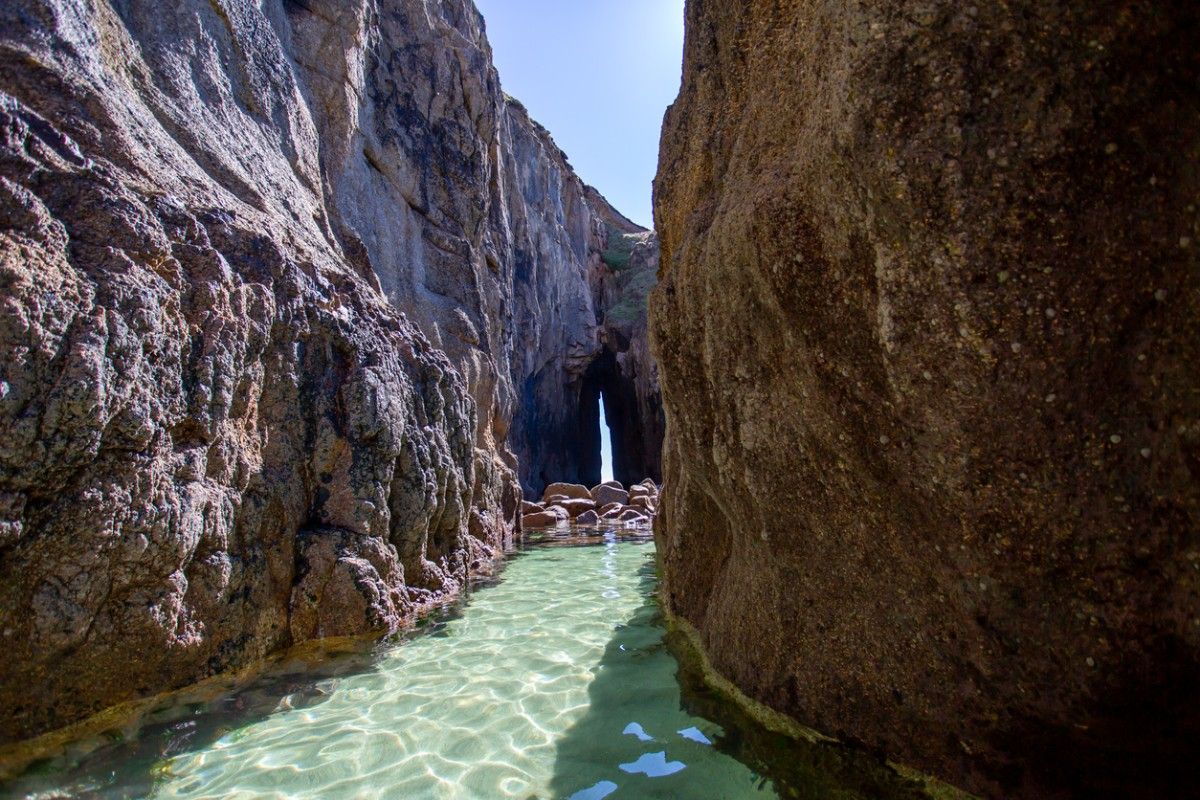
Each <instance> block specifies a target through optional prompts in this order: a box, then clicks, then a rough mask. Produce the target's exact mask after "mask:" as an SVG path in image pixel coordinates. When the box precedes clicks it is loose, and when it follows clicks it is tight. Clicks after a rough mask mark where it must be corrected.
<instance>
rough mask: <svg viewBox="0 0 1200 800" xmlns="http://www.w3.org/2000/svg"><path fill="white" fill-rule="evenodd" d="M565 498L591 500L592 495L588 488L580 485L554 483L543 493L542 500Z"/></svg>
mask: <svg viewBox="0 0 1200 800" xmlns="http://www.w3.org/2000/svg"><path fill="white" fill-rule="evenodd" d="M551 497H565V498H568V499H571V500H591V499H592V493H591V492H590V491H588V488H587V487H586V486H583V485H581V484H578V483H552V484H550V485H549V486H547V487H546V491H545V492H543V493H542V498H543V499H546V500H549V498H551Z"/></svg>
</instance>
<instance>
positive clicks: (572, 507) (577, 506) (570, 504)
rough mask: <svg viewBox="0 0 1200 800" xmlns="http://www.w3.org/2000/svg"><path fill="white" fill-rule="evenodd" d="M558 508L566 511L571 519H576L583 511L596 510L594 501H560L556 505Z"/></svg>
mask: <svg viewBox="0 0 1200 800" xmlns="http://www.w3.org/2000/svg"><path fill="white" fill-rule="evenodd" d="M558 506H559V507H560V508H563V509H566V511H567V514H568V515H570V517H571V518H572V519H574V518H575V517H578V516H579V515H580V514H582V513H583V512H585V511H594V510H595V508H596V501H595V500H561V501H559V503H558Z"/></svg>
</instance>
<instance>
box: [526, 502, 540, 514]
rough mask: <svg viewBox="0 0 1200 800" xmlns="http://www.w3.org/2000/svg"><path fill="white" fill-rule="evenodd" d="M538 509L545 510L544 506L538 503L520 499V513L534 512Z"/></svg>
mask: <svg viewBox="0 0 1200 800" xmlns="http://www.w3.org/2000/svg"><path fill="white" fill-rule="evenodd" d="M539 511H545V508H543V507H542V505H541V504H540V503H531V502H529V501H528V500H522V501H521V513H522V514H536V513H538V512H539Z"/></svg>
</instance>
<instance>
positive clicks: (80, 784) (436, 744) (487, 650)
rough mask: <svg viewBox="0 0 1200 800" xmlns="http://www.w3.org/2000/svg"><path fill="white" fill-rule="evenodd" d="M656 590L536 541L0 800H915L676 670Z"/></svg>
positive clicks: (632, 573)
mask: <svg viewBox="0 0 1200 800" xmlns="http://www.w3.org/2000/svg"><path fill="white" fill-rule="evenodd" d="M655 587H656V579H655V574H654V546H653V544H652V543H651V542H649V541H647V539H646V537H641V538H640V539H638V538H633V539H629V538H625V539H618V537H617V535H616V534H615V533H607V534H603V535H601V536H591V537H579V536H575V535H570V536H569V538H566V539H560V538H556V537H554V536H547V537H544V538H543V540H542V541H541V542H539V543H535V544H533V545H532V546H529V547H528V548H527V550H526V551H525V552H523V553H520V554H517V555H516V556H514V557H513V559H512V560H511V561H510V562H509V563H508V565H507V566H506V567H505V569H504V571H503V573H502V579H501V580H499V581H497V582H494V583H492V584H491V585H488V586H485V587H482V588H479V589H477V590H476V591H474V592H473V593H472V595H471V596H470V598H469V601H468V602H466V603H463V604H461V605H460V606H458V607H455V608H450V609H447V610H446V611H445V612H444V613H443V614H441V615H439V616H437V617H434V618H432V619H430V620H428V621H427V624H426V625H425V626H424V628H423V630H421V631H419V632H417V633H415V634H411V635H409V636H406V637H404V639H403V640H401V641H394V642H386V643H375V644H369V643H361V645H360V646H359V648H358V650H357V651H356V652H350V653H346V652H342V653H340V654H337V655H333V654H324V655H323V656H322V657H321V658H319V659H317V660H315V661H314V660H313V659H312V658H311V657H309V658H307V659H301V658H299V657H292V658H291V659H290V660H286V661H282V662H280V663H278V664H276V665H274V666H273V667H272V668H271V669H269V670H268V671H266V672H265V673H263V674H262V675H260V676H259V677H257V678H255V679H254V680H252V681H250V682H249V683H247V684H245V685H242V686H240V687H239V688H236V689H233V690H228V691H223V692H222V691H219V690H218V689H208V690H207V693H206V694H201V695H198V694H195V693H193V694H191V695H187V694H184V695H176V696H175V697H174V698H173V699H171V700H170V701H164V703H163V704H162V705H161V706H160V707H158V708H155V709H154V710H153V711H151V712H150V713H148V714H146V715H144V716H143V717H142V718H141V719H140V720H139V721H138V722H137V723H136V724H133V723H131V724H130V725H129V726H128V727H127V728H125V729H123V730H121V731H113V732H110V733H108V734H106V735H105V736H101V737H97V738H94V739H89V740H83V741H79V742H76V743H74V744H73V745H71V746H70V747H69V748H67V750H66V752H63V753H61V754H59V755H58V756H56V757H54V758H50V759H46V760H44V761H42V762H39V763H38V764H35V765H33V766H32V767H30V768H29V769H28V770H27V771H26V772H25V774H24V775H22V776H20V777H19V778H17V779H16V780H14V781H12V782H10V783H9V784H8V785H7V786H0V797H24V798H42V799H48V798H61V797H81V798H105V799H106V800H107V799H108V798H142V797H152V798H238V799H239V800H256V799H258V798H280V799H283V798H287V799H288V800H307V799H308V798H404V799H405V800H424V798H431V799H432V798H446V800H468V799H471V798H480V799H481V800H482V799H491V798H520V800H534V799H537V800H551V799H560V800H561V799H562V798H571V800H601V798H606V797H608V798H612V800H621V799H622V798H687V799H688V800H692V799H693V798H694V799H696V800H699V799H700V798H711V799H712V800H718V799H719V800H736V799H737V798H765V797H777V796H781V797H803V798H838V800H851V799H852V798H853V799H857V798H867V797H870V798H882V797H905V798H914V797H920V798H924V797H926V795H925V793H924V791H922V790H921V788H920V787H919V786H918V785H917V784H916V783H914V782H912V781H908V780H904V779H900V778H899V776H897V775H896V774H895V773H894V772H893V771H892V770H891V769H890V768H886V767H884V765H882V764H881V763H879V762H877V761H875V760H874V759H871V758H869V757H863V756H862V755H860V754H856V753H854V752H853V751H849V750H846V749H844V748H841V747H838V746H829V745H817V746H798V745H797V743H796V742H795V741H793V740H791V739H788V738H786V737H783V736H780V735H778V734H772V733H770V732H769V731H767V730H765V729H764V728H762V727H761V726H759V725H758V724H757V723H756V722H755V721H753V720H751V719H749V718H748V717H747V716H746V715H745V713H744V712H742V711H740V709H739V708H738V707H736V706H733V705H731V704H729V703H727V702H724V701H723V700H722V699H721V698H720V697H719V696H717V695H714V694H713V693H712V692H711V691H709V690H708V689H707V688H706V687H705V686H704V685H703V683H702V681H699V680H698V676H697V674H696V673H695V670H694V669H684V670H680V669H679V665H678V664H677V662H676V660H675V658H674V657H673V656H672V655H671V653H670V652H669V651H668V649H667V647H666V645H665V644H664V633H665V632H664V629H663V625H662V617H661V613H660V611H659V609H658V606H657V604H656V602H655V599H654V591H655ZM677 673H679V674H678V675H677ZM681 686H683V687H684V688H683V689H682V690H681ZM767 773H769V774H770V776H771V777H768V776H767ZM772 778H773V779H774V780H772Z"/></svg>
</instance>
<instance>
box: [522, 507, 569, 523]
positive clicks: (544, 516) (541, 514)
mask: <svg viewBox="0 0 1200 800" xmlns="http://www.w3.org/2000/svg"><path fill="white" fill-rule="evenodd" d="M566 521H567V515H566V513H565V512H563V510H562V509H561V508H560V509H557V510H555V509H553V508H552V509H548V510H546V511H538V512H536V513H534V514H526V515H525V516H523V517H521V527H523V528H553V527H555V526H557V525H558V524H559V523H566Z"/></svg>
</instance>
